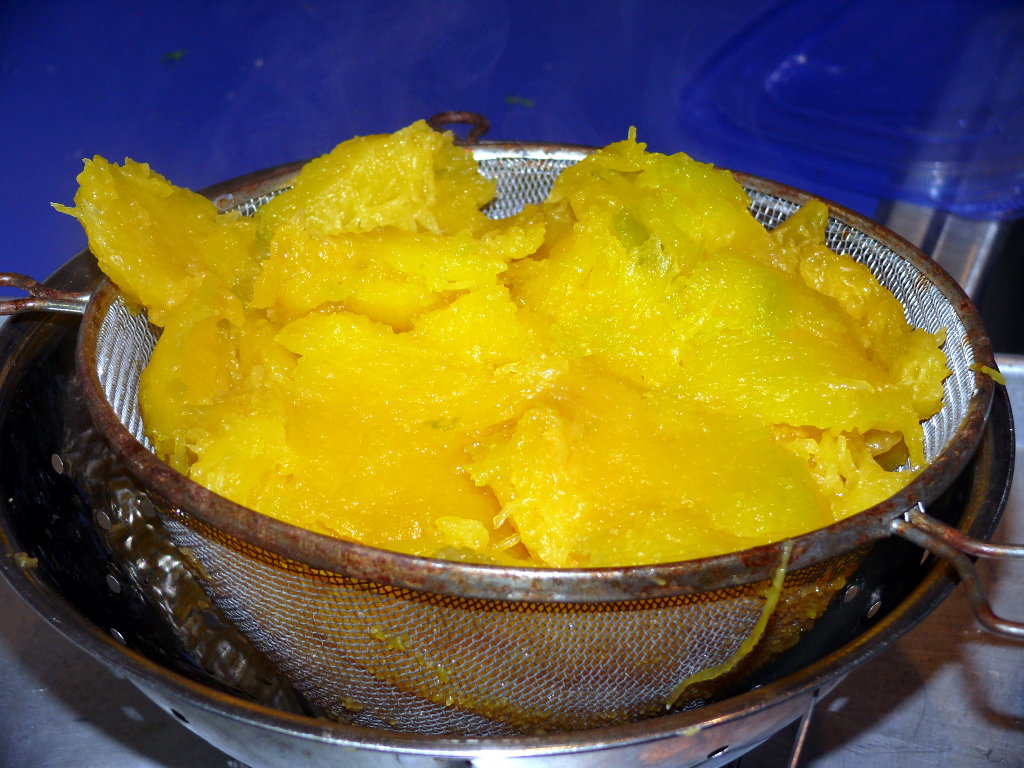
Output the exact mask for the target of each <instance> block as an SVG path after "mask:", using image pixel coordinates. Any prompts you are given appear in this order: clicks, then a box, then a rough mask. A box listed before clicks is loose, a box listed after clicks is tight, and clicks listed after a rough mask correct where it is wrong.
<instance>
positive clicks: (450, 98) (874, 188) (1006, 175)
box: [0, 0, 1024, 277]
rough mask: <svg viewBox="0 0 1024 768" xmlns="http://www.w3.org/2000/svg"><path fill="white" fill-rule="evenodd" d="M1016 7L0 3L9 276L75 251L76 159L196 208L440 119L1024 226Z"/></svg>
mask: <svg viewBox="0 0 1024 768" xmlns="http://www.w3.org/2000/svg"><path fill="white" fill-rule="evenodd" d="M1022 41H1024V6H1022V5H1021V4H1020V3H1018V2H1000V1H998V0H979V1H978V2H965V1H961V2H956V1H954V0H932V1H931V2H924V0H906V1H905V2H901V3H882V2H877V1H873V0H864V1H862V2H853V0H834V2H814V3H811V2H805V1H803V0H786V1H778V0H776V1H774V2H771V1H769V0H740V1H733V2H729V1H728V0H716V1H708V0H695V1H694V2H668V1H666V0H624V1H622V2H610V1H608V0H593V1H592V2H557V1H556V0H548V2H505V1H503V0H449V1H448V2H438V1H437V0H430V1H427V0H420V1H417V0H410V1H408V2H386V1H384V0H373V1H372V2H363V1H362V0H356V1H354V2H324V0H305V1H304V2H294V3H293V2H266V1H263V2H259V1H253V0H250V1H249V2H237V1H235V0H208V1H206V2H194V1H192V0H185V1H183V2H166V1H158V2H141V1H140V2H128V1H127V0H121V1H117V2H116V1H114V0H97V2H80V3H74V2H52V1H51V2H34V3H21V4H18V3H11V2H7V3H0V126H2V132H3V133H2V135H3V139H4V141H3V143H2V145H0V146H2V148H0V153H2V156H0V158H2V165H0V167H2V168H3V179H2V181H3V183H2V184H0V236H2V243H3V246H2V250H0V269H3V270H17V271H22V272H27V273H29V274H31V275H32V276H35V277H43V276H45V275H47V274H49V273H50V272H52V271H53V270H54V269H55V268H56V267H58V266H59V265H60V264H61V263H63V262H64V261H66V260H67V259H69V258H70V257H71V256H73V255H74V254H75V253H76V252H77V251H78V250H80V249H81V248H82V247H84V236H83V235H82V232H81V230H80V228H79V226H78V224H77V223H76V222H75V221H73V220H72V219H70V217H66V216H63V215H61V214H58V213H56V212H55V211H53V210H52V209H51V208H50V206H49V204H50V203H51V202H62V203H69V202H71V199H72V197H73V195H74V191H75V181H74V177H75V175H76V174H77V173H78V171H79V170H80V169H81V161H82V158H84V157H87V156H92V155H94V154H102V155H104V156H106V157H107V158H108V159H112V160H121V159H123V158H124V157H126V156H129V157H132V158H134V159H136V160H140V161H145V162H149V163H150V164H151V165H152V166H153V167H154V168H155V169H156V170H158V171H159V172H161V173H163V174H164V175H166V176H167V177H168V178H170V179H171V180H172V181H174V182H175V183H177V184H180V185H184V186H189V187H193V188H200V187H203V186H205V185H208V184H211V183H213V182H216V181H221V180H224V179H227V178H230V177H233V176H236V175H240V174H242V173H246V172H249V171H252V170H256V169H259V168H263V167H267V166H271V165H275V164H278V163H283V162H286V161H290V160H295V159H298V158H303V157H309V156H313V155H317V154H320V153H322V152H325V151H327V150H328V149H329V148H330V147H332V146H333V145H334V144H335V143H337V142H338V141H341V140H343V139H345V138H348V137H350V136H352V135H354V134H361V133H378V132H384V131H392V130H395V129H397V128H399V127H401V126H403V125H405V124H407V123H409V122H412V121H413V120H415V119H417V118H421V117H428V116H430V115H432V114H434V113H436V112H440V111H443V110H449V109H463V110H472V111H476V112H480V113H482V114H484V115H486V116H487V117H488V118H489V119H490V120H491V124H492V127H491V131H490V133H489V134H488V137H489V138H494V139H510V140H514V139H521V140H547V141H565V142H571V143H582V144H597V145H600V144H606V143H608V142H610V141H614V140H617V139H620V138H622V137H624V136H625V134H626V131H627V129H628V127H629V126H630V125H635V126H636V127H637V129H638V131H639V137H640V139H641V140H644V141H646V142H648V144H649V146H650V148H651V149H653V150H656V151H661V152H676V151H685V152H687V153H689V154H691V155H693V156H695V157H697V158H698V159H701V160H706V161H710V162H714V163H716V164H718V165H721V166H725V167H731V168H735V169H738V170H744V171H747V172H751V173H756V174H759V175H763V176H768V177H771V178H775V179H777V180H780V181H784V182H788V183H790V184H794V185H795V186H799V187H802V188H805V189H808V190H809V191H812V192H814V193H816V194H819V195H822V196H825V197H828V198H831V199H833V200H836V201H838V202H840V203H843V204H846V205H849V206H850V207H853V208H855V209H858V210H860V211H861V212H863V213H866V214H868V215H872V214H873V213H874V212H875V209H876V207H877V205H878V203H879V201H880V200H881V199H890V198H892V199H905V200H909V201H911V202H918V203H921V204H925V205H930V206H935V207H939V208H946V209H949V210H953V211H956V212H960V213H963V214H965V215H969V216H979V217H983V218H999V217H1015V216H1020V215H1021V214H1022V211H1024V204H1022V199H1024V191H1022V190H1024V44H1022Z"/></svg>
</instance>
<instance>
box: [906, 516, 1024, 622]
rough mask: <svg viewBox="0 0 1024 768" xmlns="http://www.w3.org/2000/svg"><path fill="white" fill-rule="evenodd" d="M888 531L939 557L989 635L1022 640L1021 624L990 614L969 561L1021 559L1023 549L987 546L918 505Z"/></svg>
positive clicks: (983, 590) (993, 612)
mask: <svg viewBox="0 0 1024 768" xmlns="http://www.w3.org/2000/svg"><path fill="white" fill-rule="evenodd" d="M892 530H893V533H895V534H896V535H898V536H901V537H903V538H904V539H907V540H908V541H912V542H913V543H915V544H917V545H918V546H920V547H924V548H925V549H927V550H928V551H929V552H931V553H932V554H933V555H935V556H937V557H941V558H942V559H943V560H945V561H946V562H948V563H949V564H950V565H952V566H953V568H955V569H956V572H957V575H958V576H959V577H960V581H961V582H962V583H963V585H964V587H966V588H967V597H968V599H969V600H970V602H971V607H972V608H973V609H974V615H975V617H976V618H977V619H978V623H979V624H981V626H983V627H984V628H985V629H987V630H989V631H990V632H994V633H996V634H998V635H1004V636H1006V637H1014V638H1021V639H1024V621H1011V620H1010V619H1005V618H1003V617H1002V616H999V615H998V614H997V613H996V612H995V611H993V610H992V606H991V605H990V604H989V601H988V597H987V596H986V595H985V589H984V587H982V585H981V581H980V580H979V578H978V572H977V570H976V569H975V567H974V561H973V560H972V559H971V558H972V557H986V558H989V559H994V560H1001V559H1014V558H1020V559H1024V546H1021V545H1017V544H989V543H988V542H984V541H980V540H979V539H973V538H971V537H970V536H965V535H964V534H963V533H961V532H960V531H958V530H957V529H956V528H952V527H950V526H948V525H946V524H945V523H940V522H939V521H938V520H936V519H935V518H933V517H929V516H928V515H927V514H925V511H924V505H922V504H921V503H920V502H918V505H917V507H916V508H915V509H911V510H909V511H908V512H906V514H904V516H903V517H902V518H897V519H896V520H893V522H892Z"/></svg>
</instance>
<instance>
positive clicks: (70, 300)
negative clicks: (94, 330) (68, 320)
mask: <svg viewBox="0 0 1024 768" xmlns="http://www.w3.org/2000/svg"><path fill="white" fill-rule="evenodd" d="M0 288H18V289H20V290H22V291H25V292H26V293H27V294H28V296H26V297H25V298H22V299H4V300H0V315H16V314H19V313H21V312H66V313H69V314H75V315H80V314H82V313H83V312H85V307H86V305H87V304H88V303H89V294H88V293H73V292H71V291H61V290H58V289H56V288H51V287H50V286H48V285H43V284H42V283H40V282H39V281H38V280H35V279H33V278H31V277H29V276H28V275H22V274H20V273H18V272H0Z"/></svg>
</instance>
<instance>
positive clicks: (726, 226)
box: [63, 122, 947, 567]
mask: <svg viewBox="0 0 1024 768" xmlns="http://www.w3.org/2000/svg"><path fill="white" fill-rule="evenodd" d="M79 183H80V188H79V191H78V193H77V195H76V198H75V202H76V207H74V208H63V210H65V211H67V212H69V213H71V214H72V215H74V216H76V217H77V218H78V219H79V220H80V221H81V222H82V224H83V225H84V227H85V229H86V231H87V233H88V236H89V241H90V246H91V248H92V251H93V253H94V254H95V255H96V256H97V258H98V260H99V262H100V266H101V268H102V269H103V270H104V271H105V272H106V273H107V274H108V275H109V276H110V277H111V279H112V280H113V281H114V282H115V283H116V284H117V285H118V286H119V287H120V288H121V290H122V291H123V292H124V293H125V294H127V295H128V296H130V297H131V298H133V299H134V300H136V301H138V302H139V303H140V304H142V305H143V306H145V307H146V308H147V310H148V312H149V317H150V319H151V320H152V322H154V323H155V324H157V325H159V326H161V327H162V329H163V331H162V335H161V336H160V339H159V342H158V344H157V347H156V350H155V351H154V353H153V356H152V359H151V361H150V364H149V366H148V367H147V368H146V370H145V371H144V373H143V375H142V379H141V386H140V402H141V406H142V411H143V417H144V421H145V424H146V429H147V433H148V435H149V436H150V438H151V440H152V442H153V444H154V446H155V448H156V451H157V453H158V455H159V456H160V457H161V458H163V459H165V460H166V461H168V462H170V463H171V464H172V465H173V466H175V467H176V468H177V469H179V470H180V471H181V472H183V473H186V474H188V475H189V476H190V477H191V478H192V479H193V480H195V481H196V482H198V483H201V484H202V485H205V486H207V487H208V488H210V489H212V490H214V491H216V492H217V493H219V494H221V495H223V496H226V497H228V498H230V499H232V500H234V501H236V502H238V503H240V504H243V505H246V506H248V507H251V508H253V509H256V510H258V511H260V512H263V513H265V514H267V515H271V516H273V517H277V518H280V519H282V520H285V521H287V522H289V523H293V524H295V525H298V526H302V527H304V528H308V529H311V530H314V531H317V532H320V533H325V534H329V535H332V536H337V537H341V538H345V539H351V540H354V541H359V542H363V543H365V544H369V545H372V546H376V547H383V548H389V549H394V550H398V551H401V552H407V553H411V554H417V555H426V556H433V557H445V558H451V559H460V560H469V561H476V562H492V563H503V564H527V565H543V566H554V567H595V566H610V565H631V564H644V563H655V562H668V561H675V560H683V559H688V558H693V557H701V556H706V555H712V554H718V553H723V552H729V551H733V550H736V549H742V548H746V547H749V546H754V545H758V544H764V543H767V542H771V541H776V540H779V539H781V538H785V537H788V536H793V535H797V534H801V533H804V532H807V531H810V530H813V529H815V528H819V527H821V526H824V525H826V524H828V523H831V522H833V521H835V520H838V519H841V518H843V517H845V516H847V515H850V514H853V513H855V512H857V511H859V510H861V509H863V508H865V507H867V506H870V505H871V504H873V503H875V502H877V501H880V500H882V499H884V498H885V497H887V496H889V495H891V494H892V493H894V492H895V491H897V490H898V489H899V488H901V487H902V486H903V485H905V484H906V483H907V482H908V481H909V479H910V478H911V477H912V476H913V473H914V468H917V467H920V466H921V465H922V464H923V462H924V456H923V450H922V430H921V426H920V422H921V421H922V420H923V419H925V418H927V417H929V416H930V415H932V414H933V413H935V412H936V411H937V410H938V409H939V408H940V406H941V398H942V380H943V378H944V377H945V376H946V375H947V371H946V367H945V361H944V357H943V355H942V353H941V351H940V349H939V347H940V344H941V341H942V339H941V338H940V337H939V336H938V335H933V334H929V333H927V332H925V331H922V330H916V329H913V328H911V327H910V326H908V325H907V322H906V320H905V318H904V314H903V310H902V307H901V306H900V304H899V303H898V302H897V301H896V299H895V298H893V296H892V295H891V294H889V293H888V292H887V291H886V290H885V289H884V288H883V287H882V286H881V285H879V283H878V282H877V281H876V280H875V278H874V277H873V276H872V275H871V273H870V272H869V270H868V269H867V268H866V267H864V266H863V265H860V264H858V263H856V262H854V261H853V260H852V259H850V258H849V257H847V256H845V255H840V254H836V253H833V252H832V251H830V250H828V249H827V248H826V247H825V246H824V244H823V237H824V227H825V224H826V221H827V216H828V212H827V209H826V207H825V206H824V205H823V204H821V203H818V202H811V203H808V204H807V205H805V206H804V207H803V208H802V209H801V210H800V211H798V212H797V213H796V214H794V215H793V216H792V217H791V218H790V219H789V220H788V221H786V222H785V223H784V224H782V225H781V226H779V227H778V228H776V229H775V230H773V231H771V232H769V231H766V230H765V229H764V227H762V226H761V225H760V224H759V223H758V222H757V221H756V220H755V219H754V218H753V217H752V216H751V214H750V213H749V211H748V205H749V200H748V198H747V196H746V194H745V193H744V191H743V189H742V188H741V187H740V186H739V184H738V183H737V182H736V181H735V180H734V179H733V178H732V176H731V175H730V174H728V173H727V172H724V171H721V170H717V169H715V168H713V167H711V166H709V165H705V164H702V163H698V162H696V161H694V160H692V159H690V158H689V157H687V156H685V155H682V154H677V155H671V156H665V155H661V154H656V153H649V152H647V151H646V148H645V146H644V145H643V144H641V143H639V142H637V141H636V140H635V138H634V137H633V135H632V134H631V135H630V137H629V138H628V139H626V140H625V141H621V142H618V143H615V144H612V145H610V146H608V147H606V148H604V149H602V150H599V151H597V152H595V153H594V154H592V155H591V156H589V157H587V158H586V159H585V160H583V161H582V162H580V163H579V164H577V165H575V166H573V167H571V168H569V169H567V170H566V171H565V172H564V173H563V174H562V175H561V176H560V177H559V179H558V180H557V182H556V183H555V185H554V188H553V190H552V192H551V194H550V196H549V198H548V199H547V200H546V201H545V202H544V203H543V204H541V205H539V206H530V207H528V208H527V209H526V210H524V211H523V212H521V213H519V214H517V215H515V216H512V217H510V218H507V219H503V220H500V221H492V220H490V219H488V218H487V217H486V216H484V215H483V214H482V213H481V212H480V209H481V207H482V206H484V205H485V204H486V203H487V202H488V200H489V199H490V198H491V197H492V196H493V194H494V185H493V183H492V182H490V181H487V180H486V179H484V178H483V177H481V176H480V174H479V173H478V171H477V169H476V166H475V163H474V161H473V159H472V157H471V155H469V154H468V153H467V152H465V151H464V150H462V149H460V148H458V147H456V146H454V145H453V144H452V138H451V135H450V134H441V133H437V132H435V131H433V130H431V129H430V128H429V127H428V126H427V125H426V124H425V123H423V122H418V123H415V124H413V125H411V126H409V127H408V128H405V129H403V130H401V131H398V132H397V133H395V134H390V135H382V136H366V137H358V138H355V139H352V140H350V141H347V142H344V143H342V144H340V145H339V146H338V147H336V148H335V149H334V150H333V151H331V152H330V153H328V154H327V155H324V156H323V157H321V158H319V159H317V160H314V161H313V162H311V163H309V164H308V165H307V166H306V167H305V168H304V169H303V170H302V172H301V173H300V174H299V176H298V179H297V180H296V183H295V185H294V187H293V188H292V189H291V190H289V191H287V192H285V193H283V194H281V195H279V196H278V197H276V198H274V199H273V200H272V201H271V202H269V203H268V204H267V205H265V206H264V207H262V208H261V209H260V210H259V211H258V212H257V214H256V215H255V216H254V217H252V218H246V217H242V216H239V215H237V214H234V213H218V212H217V211H216V209H215V208H214V206H213V204H212V203H210V202H209V201H207V200H206V199H205V198H203V197H201V196H200V195H197V194H194V193H191V192H189V191H187V190H184V189H180V188H177V187H174V186H172V185H171V184H170V183H169V182H167V181H166V180H165V179H163V178H162V177H161V176H159V175H158V174H156V173H154V172H153V171H152V170H151V169H150V168H149V167H148V166H146V165H143V164H139V163H135V162H132V161H130V160H128V161H126V162H125V163H124V165H123V166H117V165H112V164H110V163H108V162H106V161H105V160H103V159H102V158H99V157H97V158H95V159H93V160H92V161H88V162H87V163H86V167H85V170H84V171H83V173H82V174H81V175H80V177H79ZM907 466H909V467H911V469H909V470H908V469H906V467H907ZM896 467H903V468H904V471H899V472H896V471H893V470H894V469H895V468H896Z"/></svg>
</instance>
